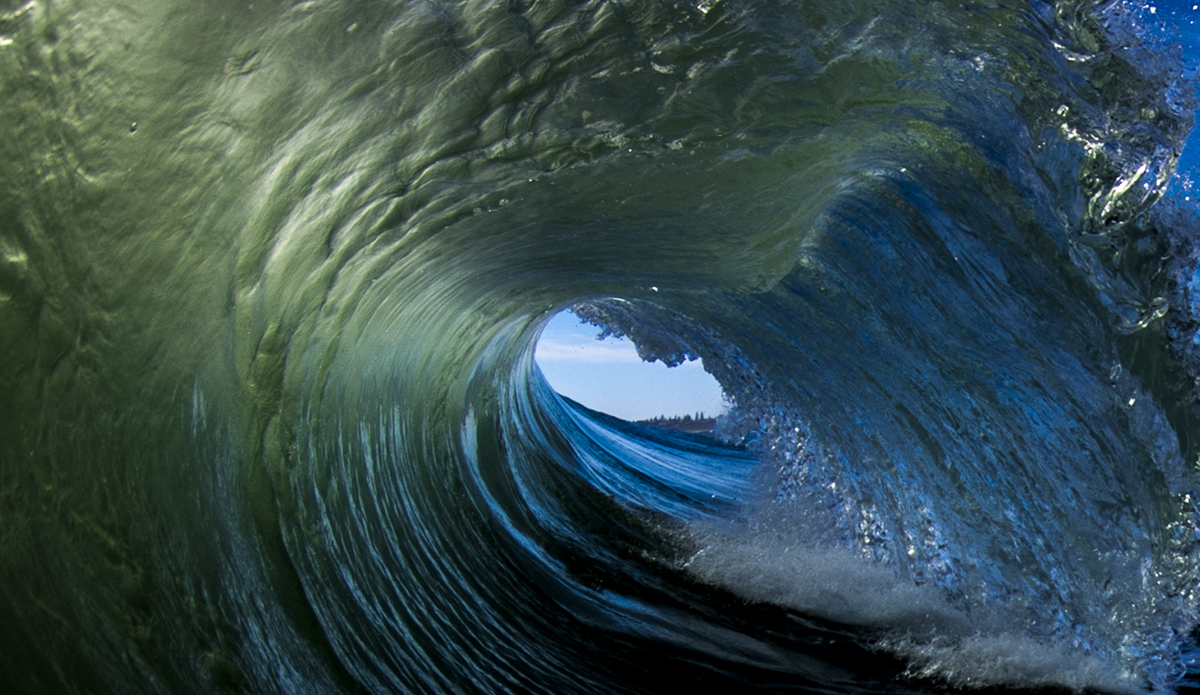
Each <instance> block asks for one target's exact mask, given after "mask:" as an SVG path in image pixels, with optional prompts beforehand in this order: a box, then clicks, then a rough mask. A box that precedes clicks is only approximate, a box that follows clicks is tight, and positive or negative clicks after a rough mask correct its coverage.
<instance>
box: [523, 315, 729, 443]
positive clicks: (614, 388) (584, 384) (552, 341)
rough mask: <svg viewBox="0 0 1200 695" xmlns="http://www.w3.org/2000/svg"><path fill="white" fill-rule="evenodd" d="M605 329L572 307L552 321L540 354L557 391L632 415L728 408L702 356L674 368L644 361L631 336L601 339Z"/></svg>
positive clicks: (540, 361)
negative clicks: (583, 317)
mask: <svg viewBox="0 0 1200 695" xmlns="http://www.w3.org/2000/svg"><path fill="white" fill-rule="evenodd" d="M599 333H600V329H599V328H596V327H595V326H592V325H590V324H585V323H582V322H581V321H580V320H579V319H578V318H577V317H576V316H575V315H574V314H572V313H570V312H568V311H564V312H562V313H560V314H558V315H557V316H555V317H554V318H553V319H551V320H550V323H548V324H547V325H546V328H545V330H543V331H542V337H541V338H540V339H539V340H538V344H537V351H536V352H535V353H534V357H535V359H536V360H537V363H538V366H539V367H540V368H541V370H542V373H543V374H545V375H546V380H547V381H549V382H550V385H551V386H552V387H554V390H555V391H558V392H559V393H561V394H562V395H564V396H567V397H568V398H572V399H574V400H576V401H579V402H580V403H583V404H584V405H586V406H588V407H589V408H592V409H595V410H599V411H602V412H605V413H608V414H609V415H615V416H616V417H619V418H624V419H626V420H642V419H646V418H651V417H654V416H656V415H667V416H672V415H692V414H695V413H696V412H701V411H702V412H704V413H706V414H708V415H716V414H717V413H719V412H720V411H721V410H722V409H723V404H722V400H721V387H720V385H719V384H717V380H716V379H713V378H712V376H711V375H710V374H709V373H708V372H706V371H704V366H703V363H702V362H701V361H700V360H696V361H694V362H685V363H683V364H681V365H679V366H678V367H674V368H670V367H667V366H666V365H664V364H663V363H661V362H649V363H648V362H643V361H642V360H641V358H639V357H638V354H637V350H635V349H634V347H633V343H631V342H630V341H628V340H626V339H624V338H620V339H618V338H605V339H604V340H597V339H596V336H597V335H598V334H599Z"/></svg>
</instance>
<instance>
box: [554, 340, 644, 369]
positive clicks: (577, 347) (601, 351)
mask: <svg viewBox="0 0 1200 695" xmlns="http://www.w3.org/2000/svg"><path fill="white" fill-rule="evenodd" d="M533 355H534V358H535V359H537V361H538V362H583V363H587V364H637V363H640V362H641V361H642V358H641V357H638V354H637V350H636V349H635V348H634V347H633V345H632V344H630V343H628V342H625V341H604V342H601V341H598V340H594V341H591V342H589V343H556V342H553V341H546V340H541V341H539V342H538V345H537V350H536V351H535V352H534V353H533Z"/></svg>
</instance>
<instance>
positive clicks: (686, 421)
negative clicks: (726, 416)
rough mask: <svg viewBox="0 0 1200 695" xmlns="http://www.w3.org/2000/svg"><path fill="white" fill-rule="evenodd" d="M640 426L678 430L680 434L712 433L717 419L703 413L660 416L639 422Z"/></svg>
mask: <svg viewBox="0 0 1200 695" xmlns="http://www.w3.org/2000/svg"><path fill="white" fill-rule="evenodd" d="M636 422H637V423H638V424H639V425H650V426H651V427H662V428H664V429H668V430H677V431H679V432H711V431H712V428H713V427H714V426H715V425H716V423H717V421H716V418H711V417H708V416H707V415H705V414H704V413H703V412H699V413H696V414H695V415H682V416H680V415H673V416H671V417H666V416H663V415H659V416H657V417H652V418H649V419H647V420H637V421H636Z"/></svg>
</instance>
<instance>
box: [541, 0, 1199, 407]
mask: <svg viewBox="0 0 1200 695" xmlns="http://www.w3.org/2000/svg"><path fill="white" fill-rule="evenodd" d="M1139 7H1140V12H1139V13H1138V14H1139V19H1140V21H1141V22H1142V23H1143V26H1144V27H1146V28H1150V29H1151V30H1152V31H1153V29H1154V28H1155V27H1158V28H1159V29H1160V30H1161V32H1162V33H1163V35H1166V36H1167V37H1169V38H1170V39H1172V40H1177V41H1180V42H1181V43H1182V44H1183V55H1184V56H1185V58H1186V59H1187V62H1188V64H1189V66H1190V67H1192V68H1193V69H1195V68H1197V66H1200V25H1198V23H1197V20H1200V0H1168V1H1165V2H1142V3H1141V4H1140V5H1139ZM1179 171H1180V175H1179V176H1177V177H1176V180H1175V182H1174V189H1175V191H1176V192H1177V193H1182V195H1184V196H1185V197H1187V199H1189V200H1195V199H1196V198H1197V197H1198V196H1200V134H1198V133H1197V132H1193V133H1192V137H1191V138H1190V139H1189V140H1188V144H1187V147H1186V148H1185V149H1184V152H1183V157H1182V158H1181V160H1180V164H1179ZM598 333H599V329H597V328H596V327H594V326H591V325H588V324H583V323H581V322H580V320H579V319H578V318H576V317H575V316H574V315H573V314H571V313H570V312H566V311H564V312H562V313H560V314H558V315H557V316H555V317H554V318H553V319H551V321H550V323H549V324H547V325H546V328H545V330H544V331H543V332H542V337H541V339H540V340H539V341H538V345H537V351H536V353H535V357H536V360H537V363H538V366H539V367H540V368H541V370H542V373H543V374H545V375H546V380H547V381H549V382H550V385H551V386H552V387H553V388H554V389H555V390H556V391H558V392H559V393H561V394H563V395H564V396H567V397H569V398H573V399H574V400H576V401H579V402H580V403H583V404H584V405H586V406H588V407H589V408H593V409H595V410H600V411H603V412H605V413H608V414H610V415H615V416H616V417H619V418H624V419H626V420H639V419H644V418H650V417H654V416H656V415H667V416H671V415H685V414H693V413H696V412H698V411H703V412H705V413H707V414H709V415H714V414H716V413H719V412H720V411H721V410H722V409H723V408H724V404H723V401H722V396H721V387H720V385H718V384H717V382H716V380H715V379H713V378H712V376H711V375H709V374H708V372H706V371H704V368H703V365H702V363H701V362H700V361H698V360H697V361H695V362H687V363H684V364H682V365H680V366H678V367H675V368H668V367H666V366H665V365H663V364H662V363H660V362H654V363H646V362H642V361H641V359H640V358H639V357H638V355H637V351H636V350H635V349H634V347H633V344H632V343H630V342H629V341H628V340H624V339H617V338H607V339H605V340H597V339H596V335H597V334H598Z"/></svg>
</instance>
